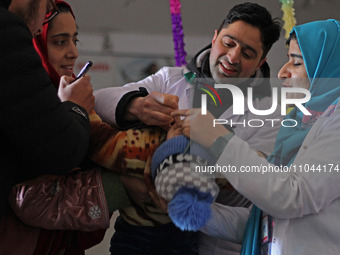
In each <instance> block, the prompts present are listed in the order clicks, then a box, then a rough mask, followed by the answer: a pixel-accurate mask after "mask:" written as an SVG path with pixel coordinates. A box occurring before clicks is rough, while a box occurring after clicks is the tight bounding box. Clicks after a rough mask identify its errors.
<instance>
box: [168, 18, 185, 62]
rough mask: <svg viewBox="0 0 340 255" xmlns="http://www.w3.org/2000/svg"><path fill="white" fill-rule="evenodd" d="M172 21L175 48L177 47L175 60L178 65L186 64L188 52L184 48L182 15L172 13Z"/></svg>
mask: <svg viewBox="0 0 340 255" xmlns="http://www.w3.org/2000/svg"><path fill="white" fill-rule="evenodd" d="M171 21H172V34H173V41H174V49H175V60H176V66H182V65H186V64H187V62H186V61H185V57H186V52H185V50H184V45H185V44H184V40H183V37H184V33H183V26H182V17H181V14H180V13H178V14H171Z"/></svg>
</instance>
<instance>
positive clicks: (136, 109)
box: [125, 92, 179, 130]
mask: <svg viewBox="0 0 340 255" xmlns="http://www.w3.org/2000/svg"><path fill="white" fill-rule="evenodd" d="M178 101H179V98H178V96H174V95H169V94H163V93H159V92H151V93H150V94H149V95H147V96H146V97H137V98H135V99H133V100H132V102H131V103H130V104H129V105H128V109H127V111H126V114H125V118H126V119H127V120H135V119H139V120H140V121H142V122H143V123H145V124H146V125H149V126H159V127H161V128H163V129H165V130H168V129H169V128H170V124H171V123H172V122H173V121H174V118H173V117H172V116H171V113H172V112H173V111H174V110H177V109H178Z"/></svg>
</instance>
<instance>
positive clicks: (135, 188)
mask: <svg viewBox="0 0 340 255" xmlns="http://www.w3.org/2000/svg"><path fill="white" fill-rule="evenodd" d="M120 180H121V182H122V183H123V185H124V187H125V188H126V190H127V192H128V193H129V196H130V198H132V199H133V200H134V201H136V202H138V203H144V202H147V201H150V199H151V197H150V195H149V189H148V187H147V186H146V185H145V182H144V181H143V180H141V179H139V178H137V177H133V176H129V175H122V176H121V177H120Z"/></svg>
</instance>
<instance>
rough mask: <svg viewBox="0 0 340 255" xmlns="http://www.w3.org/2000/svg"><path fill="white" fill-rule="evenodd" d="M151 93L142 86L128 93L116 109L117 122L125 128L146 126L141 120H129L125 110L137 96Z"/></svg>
mask: <svg viewBox="0 0 340 255" xmlns="http://www.w3.org/2000/svg"><path fill="white" fill-rule="evenodd" d="M148 94H149V93H148V91H147V90H146V89H145V88H143V87H140V88H139V90H134V91H130V92H128V93H126V94H125V95H124V96H123V97H122V98H121V99H120V100H119V102H118V104H117V109H116V122H117V125H118V126H119V127H121V128H123V129H129V128H136V127H144V126H145V124H144V123H143V122H141V121H140V120H135V121H128V120H125V118H124V115H125V110H126V108H127V106H128V105H129V104H130V102H131V100H133V99H135V98H136V97H145V96H147V95H148Z"/></svg>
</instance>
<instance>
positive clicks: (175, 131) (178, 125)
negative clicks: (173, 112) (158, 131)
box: [166, 119, 183, 140]
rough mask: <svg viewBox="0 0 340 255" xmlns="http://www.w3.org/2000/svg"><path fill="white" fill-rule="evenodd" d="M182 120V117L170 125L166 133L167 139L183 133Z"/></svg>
mask: <svg viewBox="0 0 340 255" xmlns="http://www.w3.org/2000/svg"><path fill="white" fill-rule="evenodd" d="M182 134H183V132H182V121H181V120H180V119H178V120H176V122H175V123H174V124H173V125H172V126H171V127H170V129H169V130H168V133H167V135H166V140H169V139H171V138H173V137H175V136H178V135H182Z"/></svg>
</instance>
